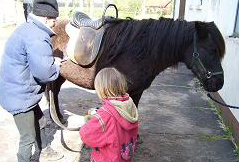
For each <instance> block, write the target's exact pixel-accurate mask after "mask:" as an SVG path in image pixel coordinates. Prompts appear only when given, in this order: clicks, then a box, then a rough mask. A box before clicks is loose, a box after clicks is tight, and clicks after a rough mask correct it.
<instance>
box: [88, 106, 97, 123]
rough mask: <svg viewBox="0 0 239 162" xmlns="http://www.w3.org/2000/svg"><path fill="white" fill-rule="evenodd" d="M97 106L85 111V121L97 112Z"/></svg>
mask: <svg viewBox="0 0 239 162" xmlns="http://www.w3.org/2000/svg"><path fill="white" fill-rule="evenodd" d="M97 109H98V108H90V109H88V110H87V111H86V116H85V122H88V121H89V120H90V119H91V117H92V116H93V115H95V114H96V113H97Z"/></svg>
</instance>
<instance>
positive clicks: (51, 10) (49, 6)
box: [32, 0, 59, 18]
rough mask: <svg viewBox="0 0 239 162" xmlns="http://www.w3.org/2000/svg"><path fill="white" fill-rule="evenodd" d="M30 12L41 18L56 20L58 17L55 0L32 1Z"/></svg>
mask: <svg viewBox="0 0 239 162" xmlns="http://www.w3.org/2000/svg"><path fill="white" fill-rule="evenodd" d="M32 12H33V14H34V15H37V16H42V17H52V18H56V17H58V15H59V12H58V4H57V1H56V0H34V2H33V9H32Z"/></svg>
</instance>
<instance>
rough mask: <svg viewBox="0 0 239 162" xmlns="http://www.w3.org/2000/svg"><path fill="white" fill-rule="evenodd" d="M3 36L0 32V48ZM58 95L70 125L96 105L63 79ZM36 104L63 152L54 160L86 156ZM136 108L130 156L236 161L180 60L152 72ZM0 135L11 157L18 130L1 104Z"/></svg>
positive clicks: (89, 94)
mask: <svg viewBox="0 0 239 162" xmlns="http://www.w3.org/2000/svg"><path fill="white" fill-rule="evenodd" d="M4 39H5V37H4V38H3V37H0V43H1V44H0V49H2V47H3V44H2V42H4V41H5V40H4ZM0 97H1V96H0ZM59 98H60V106H61V111H62V113H63V114H64V117H65V118H66V119H68V124H69V125H72V126H75V125H76V124H78V125H81V124H82V120H83V115H84V114H85V112H86V110H87V109H88V108H90V107H95V106H98V105H99V102H98V99H97V96H96V94H95V93H94V91H87V90H85V89H82V88H80V87H77V86H75V85H73V84H71V83H69V82H66V83H64V84H63V86H62V89H61V92H60V95H59ZM41 107H42V109H43V111H44V114H45V115H46V117H47V119H48V121H47V134H48V139H49V140H50V141H51V146H52V147H53V148H54V149H55V150H57V151H58V152H60V153H62V154H64V158H63V159H61V160H59V162H88V161H89V149H88V148H85V147H83V145H82V141H81V140H80V139H79V135H78V132H69V131H63V130H61V129H60V128H59V127H58V126H56V125H55V124H54V123H53V122H52V121H51V120H50V119H49V113H48V108H47V103H46V102H45V100H42V102H41ZM139 113H140V125H139V134H140V143H139V144H138V146H137V149H136V152H135V157H134V159H133V162H136V161H137V162H148V161H149V162H236V161H237V155H236V152H235V148H234V145H233V143H232V142H231V141H230V140H229V139H224V138H223V135H225V134H226V132H224V130H223V128H224V126H223V125H222V124H221V123H220V120H219V118H218V116H217V113H216V110H215V109H213V108H212V107H211V104H210V102H209V100H208V98H207V97H206V94H205V92H204V91H202V90H200V89H198V85H197V82H196V81H195V79H194V76H193V75H192V73H191V72H190V71H189V70H187V69H186V68H185V66H184V65H182V64H180V65H179V67H178V69H176V70H175V69H172V68H169V69H167V70H166V71H164V72H163V73H161V74H160V75H159V76H158V77H156V79H155V80H154V82H153V83H152V85H151V87H150V88H149V89H147V90H146V91H145V92H144V93H143V96H142V98H141V100H140V103H139ZM72 114H78V115H77V116H75V115H72ZM0 137H1V138H2V140H0V162H15V161H16V152H17V147H18V146H17V145H18V138H19V135H18V132H17V129H16V126H15V124H14V121H13V118H12V116H11V115H10V114H9V113H7V112H6V111H5V110H3V109H2V108H1V107H0ZM66 146H67V147H68V149H67V147H66ZM69 149H72V150H74V151H75V152H71V151H69ZM40 162H45V159H40Z"/></svg>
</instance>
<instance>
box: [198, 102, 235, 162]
mask: <svg viewBox="0 0 239 162" xmlns="http://www.w3.org/2000/svg"><path fill="white" fill-rule="evenodd" d="M209 104H210V108H212V109H215V110H216V114H217V116H218V118H219V121H220V124H221V125H222V127H223V130H224V132H225V134H223V135H199V140H201V141H216V140H220V139H226V140H231V141H232V143H233V144H234V147H235V152H236V154H237V160H238V161H239V148H238V146H239V145H238V142H236V141H235V140H234V138H233V129H232V126H227V125H226V123H225V122H224V120H223V118H222V110H221V109H220V108H218V107H217V106H216V105H215V102H214V101H212V100H210V101H209Z"/></svg>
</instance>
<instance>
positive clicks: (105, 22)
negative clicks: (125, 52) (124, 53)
mask: <svg viewBox="0 0 239 162" xmlns="http://www.w3.org/2000/svg"><path fill="white" fill-rule="evenodd" d="M110 6H113V7H114V8H115V11H116V17H110V16H105V13H106V10H107V8H108V7H110ZM118 20H119V19H118V9H117V7H116V6H115V5H114V4H109V5H108V6H106V8H105V9H104V11H103V15H102V18H100V19H97V20H92V19H91V18H90V17H89V16H88V15H86V14H85V13H82V12H79V11H78V12H76V13H75V14H74V16H73V20H72V21H71V22H70V25H71V26H72V27H74V28H77V30H78V36H77V38H76V42H75V48H74V51H73V52H72V53H70V54H68V57H69V58H70V59H71V61H73V62H74V63H76V64H79V65H81V66H87V65H90V64H91V63H92V62H94V61H95V59H96V58H97V55H98V53H99V50H100V47H101V42H102V38H103V35H104V32H105V30H106V29H107V28H108V27H109V25H110V23H112V22H116V21H118Z"/></svg>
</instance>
